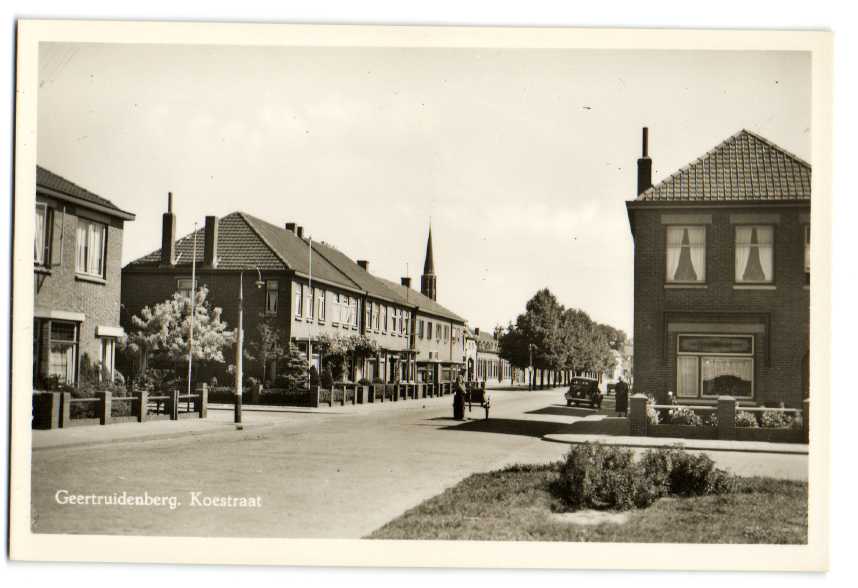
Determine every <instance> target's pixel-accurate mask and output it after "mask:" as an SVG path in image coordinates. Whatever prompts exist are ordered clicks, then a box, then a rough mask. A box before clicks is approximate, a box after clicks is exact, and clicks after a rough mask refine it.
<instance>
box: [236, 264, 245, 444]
mask: <svg viewBox="0 0 858 588" xmlns="http://www.w3.org/2000/svg"><path fill="white" fill-rule="evenodd" d="M243 355H244V272H243V271H242V272H239V274H238V326H237V327H236V329H235V426H236V429H241V428H242V426H241V387H242V380H243V379H244V378H243V373H242V372H243V371H244V370H243V369H242V368H243V365H242V360H243V357H242V356H243Z"/></svg>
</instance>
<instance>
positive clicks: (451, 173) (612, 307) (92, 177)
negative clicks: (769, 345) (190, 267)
mask: <svg viewBox="0 0 858 588" xmlns="http://www.w3.org/2000/svg"><path fill="white" fill-rule="evenodd" d="M39 72H40V90H39V98H38V101H39V120H38V158H39V163H40V164H41V165H43V166H45V167H47V168H48V169H50V170H52V171H54V172H56V173H58V174H60V175H62V176H64V177H66V178H67V179H69V180H71V181H73V182H75V183H77V184H80V185H82V186H84V187H85V188H87V189H89V190H91V191H93V192H95V193H97V194H99V195H101V196H104V197H106V198H109V199H110V200H112V201H113V202H114V203H116V204H117V205H118V206H120V207H122V208H124V209H126V210H129V211H131V212H134V213H135V214H136V215H137V220H136V221H134V222H132V223H129V224H127V225H126V230H125V242H124V252H123V263H127V262H128V261H130V260H132V259H135V258H136V257H139V256H141V255H143V254H145V253H147V252H149V251H151V250H154V249H157V248H158V247H159V246H160V215H161V213H162V212H163V211H164V209H165V207H166V199H167V198H166V194H167V192H168V191H172V192H173V193H174V194H175V197H176V205H175V210H176V212H177V215H178V223H179V234H180V235H183V234H185V233H187V232H189V231H190V230H191V229H192V228H193V224H194V222H198V223H200V224H202V222H203V217H204V216H205V215H207V214H214V215H219V216H223V215H226V214H228V213H229V212H232V211H235V210H242V211H246V212H248V213H251V214H254V215H256V216H259V217H262V218H265V219H267V220H269V221H270V222H273V223H276V224H282V223H285V222H288V221H295V222H298V223H299V224H301V225H303V226H304V227H305V231H306V232H308V233H309V234H310V235H312V237H313V238H314V239H319V240H324V241H327V242H330V243H333V244H335V245H337V246H338V247H339V248H340V249H342V250H343V251H345V252H346V253H347V254H349V255H350V256H351V257H353V258H366V259H369V260H370V263H371V268H370V269H371V271H372V272H373V273H376V274H378V275H381V276H384V277H387V278H389V279H393V280H396V279H398V277H399V276H401V275H405V272H406V271H408V272H409V274H410V275H411V276H412V277H413V278H414V280H415V282H418V283H419V274H420V272H421V270H422V266H423V256H424V252H425V245H426V234H427V230H428V227H429V223H430V219H431V223H432V232H433V240H434V247H435V265H436V270H437V273H438V298H439V302H441V303H442V304H444V305H446V306H448V307H449V308H450V309H452V310H454V311H456V312H458V313H459V314H462V315H463V316H465V317H467V318H468V319H469V322H470V324H471V325H472V326H479V327H482V328H484V329H489V328H491V327H492V326H494V325H496V324H506V323H507V322H508V321H510V320H513V319H514V318H515V316H516V315H517V314H518V313H519V312H521V311H522V310H523V307H524V304H525V302H526V301H527V299H528V298H530V296H532V295H533V293H534V292H535V291H536V290H537V289H539V288H542V287H548V288H550V289H551V290H552V292H554V293H555V294H556V295H557V297H558V298H559V300H560V302H561V303H563V304H565V305H566V306H572V307H577V308H581V309H583V310H586V311H587V312H588V313H589V314H590V315H591V316H592V317H593V318H594V319H596V320H598V321H600V322H605V323H609V324H613V325H614V326H617V327H619V328H623V329H625V330H626V331H627V332H631V330H632V311H633V309H632V289H633V279H632V259H633V243H632V240H631V236H630V233H629V228H628V221H627V217H626V213H625V207H624V202H625V201H626V200H628V199H631V198H633V197H634V196H635V194H634V191H635V185H636V176H635V174H636V163H635V162H636V158H637V157H638V156H639V150H640V132H641V131H640V129H641V127H642V126H645V125H646V126H649V128H650V154H651V156H652V157H653V176H654V180H655V181H658V180H659V179H661V178H663V177H665V176H667V175H669V174H670V173H672V172H674V171H675V170H676V169H677V168H679V167H681V166H683V165H685V164H686V163H688V162H689V161H691V160H692V159H694V158H696V157H697V156H699V155H701V154H702V153H704V152H705V151H707V150H709V149H711V148H712V147H714V146H715V145H716V144H718V143H719V142H720V141H722V140H723V139H725V138H727V137H728V136H730V135H732V134H733V133H735V132H737V131H738V130H740V129H742V128H747V129H749V130H752V131H755V132H757V133H759V134H761V135H763V136H765V137H767V138H768V139H770V140H772V141H774V142H775V143H777V144H779V145H781V146H782V147H785V148H786V149H789V150H791V151H793V152H794V153H796V154H797V155H799V156H800V157H803V158H805V159H810V59H809V57H808V56H807V55H806V54H802V53H773V52H767V53H749V52H656V51H581V50H498V49H487V50H482V49H373V48H369V49H367V48H361V49H342V48H302V49H296V48H258V47H257V48H249V47H248V48H244V47H235V46H231V47H203V46H175V45H171V46H156V45H109V44H99V45H95V44H93V45H81V44H74V45H70V44H43V45H42V46H41V49H40V64H39Z"/></svg>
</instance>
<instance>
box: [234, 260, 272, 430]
mask: <svg viewBox="0 0 858 588" xmlns="http://www.w3.org/2000/svg"><path fill="white" fill-rule="evenodd" d="M256 273H257V275H258V276H259V279H258V280H257V281H256V287H257V288H258V289H261V288H262V286H264V285H265V282H264V281H263V280H262V272H260V271H259V268H258V267H257V268H256ZM243 380H244V270H241V271H239V273H238V325H237V326H236V328H235V426H236V428H237V429H241V428H242V426H241V392H242V383H243Z"/></svg>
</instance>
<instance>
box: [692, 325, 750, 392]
mask: <svg viewBox="0 0 858 588" xmlns="http://www.w3.org/2000/svg"><path fill="white" fill-rule="evenodd" d="M676 395H677V397H680V398H701V397H717V396H734V397H736V398H752V397H753V396H754V337H753V336H752V335H679V336H678V337H677V355H676Z"/></svg>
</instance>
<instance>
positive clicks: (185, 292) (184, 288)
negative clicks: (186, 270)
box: [176, 278, 194, 299]
mask: <svg viewBox="0 0 858 588" xmlns="http://www.w3.org/2000/svg"><path fill="white" fill-rule="evenodd" d="M193 291H194V283H193V280H191V278H179V279H178V280H176V292H178V293H179V295H180V296H181V297H182V298H188V299H190V297H191V292H193Z"/></svg>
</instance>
